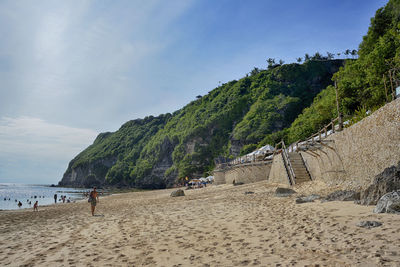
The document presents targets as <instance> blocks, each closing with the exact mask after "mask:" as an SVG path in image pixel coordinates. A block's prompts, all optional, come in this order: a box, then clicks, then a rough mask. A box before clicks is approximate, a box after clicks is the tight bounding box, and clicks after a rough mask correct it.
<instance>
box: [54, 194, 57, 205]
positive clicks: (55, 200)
mask: <svg viewBox="0 0 400 267" xmlns="http://www.w3.org/2000/svg"><path fill="white" fill-rule="evenodd" d="M54 203H56V204H57V194H54Z"/></svg>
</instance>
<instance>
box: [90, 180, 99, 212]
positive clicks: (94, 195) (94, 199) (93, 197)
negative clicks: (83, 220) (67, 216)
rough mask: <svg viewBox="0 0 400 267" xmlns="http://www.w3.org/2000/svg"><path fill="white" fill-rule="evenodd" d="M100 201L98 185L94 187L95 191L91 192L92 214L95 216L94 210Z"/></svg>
mask: <svg viewBox="0 0 400 267" xmlns="http://www.w3.org/2000/svg"><path fill="white" fill-rule="evenodd" d="M98 201H99V196H98V193H97V191H96V187H93V191H92V192H90V194H89V202H90V206H91V208H92V216H94V210H95V209H96V204H97V202H98Z"/></svg>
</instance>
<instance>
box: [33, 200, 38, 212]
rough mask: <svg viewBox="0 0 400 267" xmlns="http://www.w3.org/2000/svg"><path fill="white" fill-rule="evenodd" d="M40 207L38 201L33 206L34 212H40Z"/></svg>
mask: <svg viewBox="0 0 400 267" xmlns="http://www.w3.org/2000/svg"><path fill="white" fill-rule="evenodd" d="M38 206H39V202H38V201H37V200H36V202H35V204H33V211H39V210H38Z"/></svg>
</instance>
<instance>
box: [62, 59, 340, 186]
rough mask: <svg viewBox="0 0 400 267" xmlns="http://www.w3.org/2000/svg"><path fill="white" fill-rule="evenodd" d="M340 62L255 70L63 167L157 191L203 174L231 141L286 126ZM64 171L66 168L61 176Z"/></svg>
mask: <svg viewBox="0 0 400 267" xmlns="http://www.w3.org/2000/svg"><path fill="white" fill-rule="evenodd" d="M341 65H342V61H341V60H333V61H308V62H305V63H303V64H297V63H294V64H288V65H281V66H276V67H274V68H272V69H269V70H257V71H256V72H252V75H250V76H247V77H244V78H242V79H240V80H238V81H231V82H228V83H226V84H223V85H221V86H219V87H217V88H215V89H213V90H212V91H210V92H209V93H208V94H207V95H205V96H203V97H200V96H199V97H197V99H196V100H194V101H192V102H191V103H189V104H188V105H186V106H185V107H183V108H182V109H181V110H178V111H176V112H174V113H173V114H167V115H161V116H159V117H151V116H150V117H147V118H145V119H144V120H133V121H130V122H127V123H126V124H124V125H123V126H122V127H121V128H120V129H119V130H118V131H116V132H115V133H105V134H100V135H99V136H98V137H97V139H96V140H95V142H94V143H93V145H91V146H90V147H88V148H87V149H86V150H85V151H83V152H82V153H81V154H79V155H78V156H77V157H76V158H75V159H74V160H73V161H72V162H71V164H70V167H69V169H73V168H76V167H78V166H80V167H82V166H83V167H84V166H89V165H91V164H92V165H93V164H94V165H95V166H98V165H101V166H102V167H101V168H97V167H96V169H100V170H102V171H101V172H98V171H92V172H95V174H96V176H97V178H98V179H99V180H103V181H104V179H105V182H106V183H107V184H116V185H126V186H133V187H141V188H162V187H165V186H169V185H171V183H173V182H174V181H175V179H176V178H177V177H185V176H196V175H205V174H207V173H209V172H210V171H211V170H212V169H213V167H214V159H215V158H216V157H218V156H225V157H229V156H231V157H232V156H234V155H232V153H233V152H232V151H233V150H232V149H233V148H232V146H233V145H232V143H231V142H233V141H234V140H236V141H237V142H239V143H240V144H243V145H246V146H245V147H244V149H245V150H246V149H247V150H249V149H251V148H254V147H255V146H256V145H257V144H258V143H259V142H260V141H261V140H263V138H264V137H265V135H267V134H270V133H273V132H276V131H279V130H283V129H284V128H287V127H288V126H289V125H290V124H291V123H292V121H293V120H294V119H295V118H296V117H297V115H298V114H300V112H301V111H302V110H303V109H304V108H305V107H307V106H308V105H309V104H310V103H311V102H312V99H313V98H314V97H315V95H316V94H318V93H319V92H320V91H321V90H322V89H323V88H325V87H326V86H327V85H329V84H331V83H332V81H331V77H332V75H333V71H334V70H338V68H339V67H340V66H341ZM67 172H68V170H67Z"/></svg>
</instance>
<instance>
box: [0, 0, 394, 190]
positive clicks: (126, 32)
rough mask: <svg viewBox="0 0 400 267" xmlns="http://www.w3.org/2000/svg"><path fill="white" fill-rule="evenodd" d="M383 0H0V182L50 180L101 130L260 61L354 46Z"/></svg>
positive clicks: (185, 98) (167, 108) (177, 102)
mask: <svg viewBox="0 0 400 267" xmlns="http://www.w3.org/2000/svg"><path fill="white" fill-rule="evenodd" d="M386 2H387V1H379V0H375V1H371V0H364V1H362V0H355V1H350V0H349V1H344V0H343V1H340V0H339V1H338V0H336V1H330V0H328V1H321V0H303V1H270V0H249V1H244V0H214V1H212V0H198V1H195V0H182V1H175V0H171V1H162V0H160V1H134V0H132V1H105V0H104V1H91V0H88V1H84V0H80V1H78V0H72V1H46V0H42V1H23V0H20V1H14V0H10V1H7V0H5V1H1V2H0V35H1V36H2V41H1V42H0V81H1V85H0V182H22V183H24V182H25V183H32V182H34V183H57V182H58V181H59V180H60V179H61V177H62V175H63V173H64V171H65V170H66V168H67V165H68V162H69V161H70V160H71V159H72V158H73V157H74V156H75V155H77V154H78V153H79V152H80V151H82V150H83V149H84V148H85V147H87V146H88V145H90V144H91V143H92V142H93V140H94V138H95V136H96V135H97V134H98V133H100V132H106V131H115V130H117V129H118V128H119V127H120V125H121V124H123V123H124V122H126V121H128V120H131V119H136V118H142V117H145V116H147V115H158V114H161V113H167V112H173V111H175V110H177V109H179V108H181V107H183V106H184V105H185V104H187V103H189V102H190V101H191V100H193V99H195V96H197V95H199V94H200V95H204V94H206V93H207V92H209V91H211V90H212V89H213V88H215V87H216V86H218V84H219V82H222V83H224V82H227V81H230V80H233V79H239V78H241V77H243V76H244V75H246V73H248V72H250V71H251V70H252V69H253V68H254V67H258V68H265V67H266V59H267V58H269V57H271V58H276V59H283V60H284V61H285V62H293V61H295V59H296V58H297V57H303V56H304V54H305V53H309V54H314V53H315V52H317V51H318V52H320V53H323V54H325V53H326V52H327V51H329V52H334V53H337V52H342V51H344V50H346V49H356V48H357V47H358V45H359V43H360V42H361V40H362V36H363V35H365V33H366V32H367V29H368V26H369V22H370V18H371V17H373V16H374V14H375V11H376V10H377V9H378V8H380V7H383V6H384V5H385V4H386Z"/></svg>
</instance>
